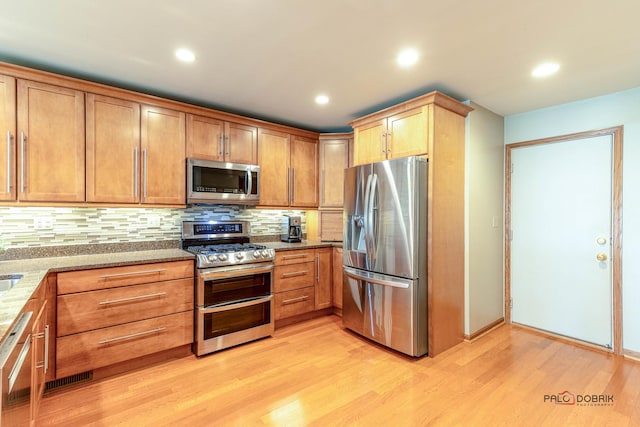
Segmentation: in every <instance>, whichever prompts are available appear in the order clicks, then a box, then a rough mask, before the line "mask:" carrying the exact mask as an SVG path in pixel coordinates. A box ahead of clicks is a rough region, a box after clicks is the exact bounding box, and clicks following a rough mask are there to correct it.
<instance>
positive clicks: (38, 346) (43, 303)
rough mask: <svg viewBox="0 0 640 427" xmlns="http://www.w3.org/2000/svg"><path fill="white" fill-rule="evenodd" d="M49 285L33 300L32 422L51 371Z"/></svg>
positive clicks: (43, 286)
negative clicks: (47, 293)
mask: <svg viewBox="0 0 640 427" xmlns="http://www.w3.org/2000/svg"><path fill="white" fill-rule="evenodd" d="M46 291H47V285H46V282H43V283H41V284H40V286H39V288H38V290H37V291H36V292H35V293H34V295H33V297H32V300H33V303H34V305H33V306H34V308H35V313H34V315H35V316H36V317H35V320H34V322H33V328H32V330H31V343H32V353H31V354H32V355H31V366H32V370H31V420H32V422H35V419H36V418H37V415H38V408H39V407H40V400H41V399H42V395H43V394H44V388H45V385H46V376H47V372H48V370H49V363H48V361H49V351H50V348H51V347H50V345H49V339H50V337H49V331H50V330H51V329H50V327H49V324H48V319H49V317H48V314H47V313H48V309H49V307H48V305H47V303H48V301H47V295H46Z"/></svg>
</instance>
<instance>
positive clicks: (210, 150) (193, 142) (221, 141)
mask: <svg viewBox="0 0 640 427" xmlns="http://www.w3.org/2000/svg"><path fill="white" fill-rule="evenodd" d="M187 157H194V158H197V159H206V160H214V161H218V162H230V163H243V164H251V165H254V164H257V163H258V128H257V127H255V126H248V125H244V124H240V123H233V122H227V121H223V120H219V119H215V118H212V117H205V116H198V115H194V114H187Z"/></svg>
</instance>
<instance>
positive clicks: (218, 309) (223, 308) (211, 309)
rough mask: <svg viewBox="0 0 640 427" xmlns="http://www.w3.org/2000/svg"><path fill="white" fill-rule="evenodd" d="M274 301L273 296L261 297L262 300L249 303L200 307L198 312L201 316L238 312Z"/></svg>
mask: <svg viewBox="0 0 640 427" xmlns="http://www.w3.org/2000/svg"><path fill="white" fill-rule="evenodd" d="M272 299H273V296H272V295H269V296H268V297H260V298H256V299H252V300H249V301H243V302H238V303H231V304H225V305H222V306H219V307H208V308H204V307H200V308H198V311H200V313H201V314H207V313H220V312H222V311H229V310H236V309H238V308H244V307H250V306H252V305H258V304H264V303H265V302H269V301H271V300H272Z"/></svg>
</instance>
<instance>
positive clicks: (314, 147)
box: [291, 136, 318, 208]
mask: <svg viewBox="0 0 640 427" xmlns="http://www.w3.org/2000/svg"><path fill="white" fill-rule="evenodd" d="M291 182H292V188H291V206H295V207H308V208H313V207H318V141H317V140H314V139H311V138H304V137H301V136H292V137H291Z"/></svg>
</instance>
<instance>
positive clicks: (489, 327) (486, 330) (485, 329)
mask: <svg viewBox="0 0 640 427" xmlns="http://www.w3.org/2000/svg"><path fill="white" fill-rule="evenodd" d="M502 325H504V317H501V318H499V319H497V320H495V321H493V322H491V323H489V324H488V325H487V326H485V327H483V328H480V329H478V330H477V331H475V332H474V333H472V334H468V335H467V334H465V336H464V340H465V341H473V340H476V339H478V338H480V337H481V336H483V335H486V334H488V333H489V332H491V331H493V330H494V329H496V328H498V327H500V326H502Z"/></svg>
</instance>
